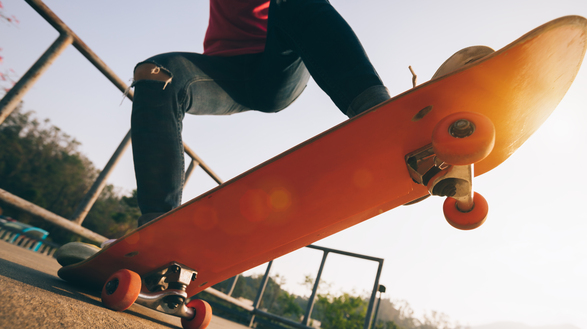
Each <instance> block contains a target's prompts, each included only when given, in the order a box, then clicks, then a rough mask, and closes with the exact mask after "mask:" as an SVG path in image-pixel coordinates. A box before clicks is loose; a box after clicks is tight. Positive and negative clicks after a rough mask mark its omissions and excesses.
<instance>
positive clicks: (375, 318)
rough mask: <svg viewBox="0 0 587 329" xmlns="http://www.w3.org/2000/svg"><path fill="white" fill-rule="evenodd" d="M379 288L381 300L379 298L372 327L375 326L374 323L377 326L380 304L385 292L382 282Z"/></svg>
mask: <svg viewBox="0 0 587 329" xmlns="http://www.w3.org/2000/svg"><path fill="white" fill-rule="evenodd" d="M378 290H379V300H377V307H376V308H375V315H374V316H373V324H372V325H371V327H373V326H374V325H375V326H377V315H378V314H379V306H381V296H382V295H383V293H384V292H385V286H384V285H382V284H380V285H379V289H378Z"/></svg>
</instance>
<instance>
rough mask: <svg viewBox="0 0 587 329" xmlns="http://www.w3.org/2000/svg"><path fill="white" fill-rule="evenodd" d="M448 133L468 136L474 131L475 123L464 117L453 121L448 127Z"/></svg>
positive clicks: (458, 136) (459, 136) (457, 136)
mask: <svg viewBox="0 0 587 329" xmlns="http://www.w3.org/2000/svg"><path fill="white" fill-rule="evenodd" d="M448 131H449V133H450V134H451V135H452V136H453V137H456V138H465V137H469V136H471V135H472V134H473V132H475V125H474V124H473V123H472V122H471V121H469V120H466V119H460V120H457V121H455V122H454V123H453V124H452V125H451V126H450V128H449V130H448Z"/></svg>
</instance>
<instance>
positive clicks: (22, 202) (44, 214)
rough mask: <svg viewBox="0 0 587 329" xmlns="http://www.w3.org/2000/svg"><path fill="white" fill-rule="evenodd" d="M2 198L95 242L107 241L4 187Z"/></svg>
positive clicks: (0, 198) (0, 196) (0, 194)
mask: <svg viewBox="0 0 587 329" xmlns="http://www.w3.org/2000/svg"><path fill="white" fill-rule="evenodd" d="M0 200H2V201H4V202H6V203H8V204H11V205H13V206H15V207H17V208H19V209H21V210H24V211H26V212H28V213H30V214H32V215H34V216H39V217H41V218H43V219H44V220H46V221H48V222H51V223H53V224H55V225H58V226H61V227H63V228H64V229H66V230H68V231H70V232H73V233H75V234H78V235H80V236H82V237H84V238H86V239H88V240H91V241H94V242H98V243H102V242H104V241H106V238H105V237H103V236H101V235H99V234H97V233H94V232H92V231H90V230H88V229H87V228H85V227H81V226H79V225H77V224H75V223H73V222H70V221H69V220H67V219H65V218H63V217H61V216H58V215H56V214H54V213H52V212H50V211H48V210H46V209H43V208H41V207H39V206H37V205H35V204H33V203H30V202H28V201H26V200H24V199H21V198H19V197H17V196H16V195H13V194H10V193H8V192H6V191H4V190H2V189H0Z"/></svg>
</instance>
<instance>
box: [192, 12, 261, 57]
mask: <svg viewBox="0 0 587 329" xmlns="http://www.w3.org/2000/svg"><path fill="white" fill-rule="evenodd" d="M268 12H269V1H267V0H210V22H209V23H208V30H207V31H206V37H205V38H204V54H206V55H213V56H235V55H244V54H255V53H261V52H263V50H264V49H265V39H266V38H267V16H268Z"/></svg>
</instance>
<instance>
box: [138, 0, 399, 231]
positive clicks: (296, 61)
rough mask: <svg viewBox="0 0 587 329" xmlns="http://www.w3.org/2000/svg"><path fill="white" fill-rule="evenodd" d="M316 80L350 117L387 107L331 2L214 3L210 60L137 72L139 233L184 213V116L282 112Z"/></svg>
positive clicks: (151, 65) (203, 57)
mask: <svg viewBox="0 0 587 329" xmlns="http://www.w3.org/2000/svg"><path fill="white" fill-rule="evenodd" d="M310 75H311V76H312V77H313V78H314V80H315V81H316V82H317V84H318V85H319V86H320V87H321V88H322V89H323V90H324V91H325V92H326V93H327V94H328V95H329V96H330V98H331V99H332V100H333V102H334V103H335V104H336V106H337V107H338V108H339V109H340V110H341V111H342V112H343V113H344V114H346V115H347V116H348V117H353V116H355V115H357V114H359V113H361V112H363V111H365V110H367V109H369V108H371V107H373V106H375V105H377V104H379V103H381V102H383V101H385V100H387V99H389V98H390V96H389V92H388V90H387V88H386V87H385V86H383V83H382V81H381V79H380V78H379V76H378V74H377V72H376V71H375V69H374V68H373V66H372V65H371V63H370V61H369V59H368V58H367V55H366V54H365V51H364V49H363V47H362V46H361V43H360V42H359V40H358V38H357V36H356V35H355V34H354V32H353V30H352V29H351V27H350V26H349V25H348V24H347V23H346V22H345V20H344V19H343V18H342V17H341V16H340V15H339V14H338V12H337V11H336V10H335V9H334V8H333V7H332V6H331V4H330V3H329V2H328V0H271V1H267V0H248V1H229V0H211V1H210V21H209V26H208V30H207V32H206V35H205V39H204V53H203V54H195V53H177V52H175V53H166V54H161V55H157V56H154V57H151V58H149V59H147V60H145V61H143V62H141V63H139V64H138V65H137V66H136V68H135V71H134V83H133V84H132V86H134V88H135V93H134V103H133V109H132V118H131V127H132V146H133V157H134V164H135V172H136V179H137V192H138V203H139V207H140V209H141V212H142V214H143V215H142V216H141V218H140V219H139V226H140V225H143V224H145V223H146V222H148V221H150V220H152V219H154V218H155V217H157V216H158V215H160V214H162V213H165V212H168V211H170V210H172V209H174V208H176V207H178V206H179V205H180V203H181V194H182V188H183V182H184V158H183V154H184V149H183V144H182V137H181V131H182V120H183V118H184V115H185V113H190V114H209V115H227V114H233V113H238V112H244V111H249V110H255V111H261V112H271V113H272V112H278V111H281V110H283V109H284V108H286V107H287V106H289V105H290V104H291V103H292V102H293V101H294V100H295V99H296V98H297V97H298V96H299V95H300V94H301V93H302V91H303V90H304V88H305V87H306V83H307V81H308V79H309V77H310Z"/></svg>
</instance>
